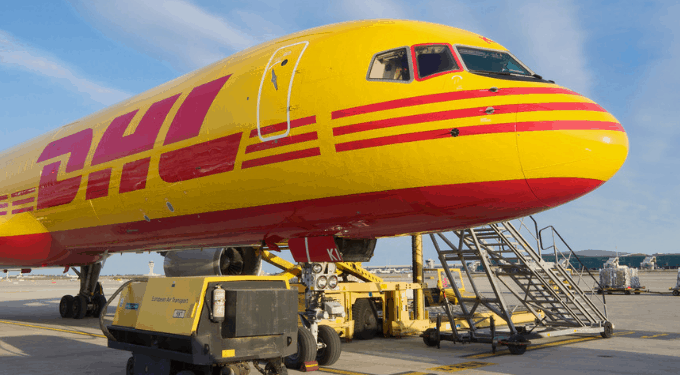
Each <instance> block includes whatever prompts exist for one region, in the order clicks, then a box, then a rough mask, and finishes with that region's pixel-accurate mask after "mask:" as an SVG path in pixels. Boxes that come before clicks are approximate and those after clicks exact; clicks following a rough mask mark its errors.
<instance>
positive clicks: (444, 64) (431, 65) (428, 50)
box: [414, 44, 460, 78]
mask: <svg viewBox="0 0 680 375" xmlns="http://www.w3.org/2000/svg"><path fill="white" fill-rule="evenodd" d="M414 51H415V56H416V65H417V66H418V77H420V78H425V77H428V76H431V75H434V74H437V73H442V72H448V71H451V70H458V69H460V68H459V67H458V64H457V63H456V60H454V58H453V55H452V54H451V50H450V49H449V47H448V46H447V45H442V44H433V45H429V46H418V47H415V48H414Z"/></svg>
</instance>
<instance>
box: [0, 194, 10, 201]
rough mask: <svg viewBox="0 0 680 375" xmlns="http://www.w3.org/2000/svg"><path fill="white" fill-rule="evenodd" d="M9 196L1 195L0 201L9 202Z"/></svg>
mask: <svg viewBox="0 0 680 375" xmlns="http://www.w3.org/2000/svg"><path fill="white" fill-rule="evenodd" d="M7 198H8V197H7V195H0V201H4V200H7Z"/></svg>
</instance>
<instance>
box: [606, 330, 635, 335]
mask: <svg viewBox="0 0 680 375" xmlns="http://www.w3.org/2000/svg"><path fill="white" fill-rule="evenodd" d="M633 333H635V331H628V332H614V333H613V334H612V336H625V335H632V334H633Z"/></svg>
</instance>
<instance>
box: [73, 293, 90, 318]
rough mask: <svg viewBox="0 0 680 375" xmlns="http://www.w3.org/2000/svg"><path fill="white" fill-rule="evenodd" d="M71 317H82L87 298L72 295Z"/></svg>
mask: <svg viewBox="0 0 680 375" xmlns="http://www.w3.org/2000/svg"><path fill="white" fill-rule="evenodd" d="M71 311H73V319H82V318H84V317H85V314H87V298H85V296H81V295H77V296H75V297H73V308H72V309H71Z"/></svg>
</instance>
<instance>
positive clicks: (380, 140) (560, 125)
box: [335, 120, 624, 152]
mask: <svg viewBox="0 0 680 375" xmlns="http://www.w3.org/2000/svg"><path fill="white" fill-rule="evenodd" d="M516 125H517V126H516V127H515V124H514V123H506V124H490V125H475V126H465V127H460V128H457V129H458V131H459V133H458V136H457V137H463V136H467V135H480V134H496V133H510V132H514V131H517V132H528V131H548V130H614V131H621V132H622V131H624V130H623V127H622V126H621V124H619V123H618V122H608V121H585V120H584V121H576V120H575V121H571V120H564V121H529V122H519V123H517V124H516ZM451 130H452V129H451V128H444V129H436V130H429V131H424V132H415V133H406V134H397V135H390V136H386V137H377V138H369V139H360V140H357V141H351V142H343V143H338V144H336V145H335V151H336V152H342V151H351V150H359V149H362V148H369V147H377V146H386V145H392V144H397V143H408V142H417V141H427V140H432V139H441V138H453V136H452V135H451Z"/></svg>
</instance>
